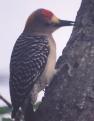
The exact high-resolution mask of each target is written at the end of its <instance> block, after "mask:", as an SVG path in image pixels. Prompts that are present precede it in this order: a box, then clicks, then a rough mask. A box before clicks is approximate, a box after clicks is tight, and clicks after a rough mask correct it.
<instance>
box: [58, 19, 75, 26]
mask: <svg viewBox="0 0 94 121" xmlns="http://www.w3.org/2000/svg"><path fill="white" fill-rule="evenodd" d="M74 25H75V22H74V21H66V20H59V23H58V26H74Z"/></svg>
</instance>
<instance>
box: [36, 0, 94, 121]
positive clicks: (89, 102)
mask: <svg viewBox="0 0 94 121" xmlns="http://www.w3.org/2000/svg"><path fill="white" fill-rule="evenodd" d="M61 65H63V67H62V69H61V71H60V72H59V73H58V74H57V75H56V76H55V77H54V79H53V80H52V82H51V84H50V86H49V87H47V89H46V93H45V97H44V98H43V101H42V104H41V105H40V106H39V109H38V110H37V112H36V121H94V0H82V4H81V7H80V10H79V11H78V14H77V17H76V25H75V27H74V29H73V32H72V35H71V37H70V40H69V42H68V43H67V45H66V47H65V49H64V50H63V52H62V56H61V57H60V58H59V60H58V62H57V67H60V66H61Z"/></svg>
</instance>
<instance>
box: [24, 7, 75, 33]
mask: <svg viewBox="0 0 94 121" xmlns="http://www.w3.org/2000/svg"><path fill="white" fill-rule="evenodd" d="M74 23H75V22H73V21H66V20H60V19H59V18H57V17H56V16H55V15H54V14H53V13H52V12H51V11H49V10H46V9H38V10H36V11H34V12H33V13H32V14H31V15H30V16H29V17H28V19H27V22H26V25H25V29H24V31H25V32H31V33H44V34H52V33H53V32H54V31H55V30H57V29H58V28H60V27H63V26H73V25H74Z"/></svg>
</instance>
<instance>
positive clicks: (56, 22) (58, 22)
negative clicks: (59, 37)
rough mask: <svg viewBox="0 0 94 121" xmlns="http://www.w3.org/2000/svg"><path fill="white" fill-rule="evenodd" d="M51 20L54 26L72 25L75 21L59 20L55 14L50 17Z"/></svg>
mask: <svg viewBox="0 0 94 121" xmlns="http://www.w3.org/2000/svg"><path fill="white" fill-rule="evenodd" d="M51 22H52V23H53V25H54V26H56V27H62V26H74V25H75V22H74V21H66V20H60V19H58V18H57V17H56V16H53V17H52V19H51Z"/></svg>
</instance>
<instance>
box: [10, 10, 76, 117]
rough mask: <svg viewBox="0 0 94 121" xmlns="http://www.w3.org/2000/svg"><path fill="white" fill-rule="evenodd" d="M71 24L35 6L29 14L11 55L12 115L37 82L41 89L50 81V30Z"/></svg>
mask: <svg viewBox="0 0 94 121" xmlns="http://www.w3.org/2000/svg"><path fill="white" fill-rule="evenodd" d="M72 25H74V22H73V21H66V20H60V19H58V18H57V17H56V16H55V15H54V14H53V13H52V12H50V11H49V10H45V9H38V10H36V11H35V12H33V13H32V14H31V15H30V16H29V18H28V20H27V22H26V25H25V28H24V30H23V32H22V34H21V35H20V37H19V38H18V39H17V41H16V43H15V46H14V48H13V52H12V55H11V62H10V96H11V101H12V106H13V111H12V118H15V116H16V113H17V111H18V110H19V108H20V107H22V106H23V105H24V102H25V100H26V98H27V97H28V96H29V95H31V93H32V92H33V91H34V88H36V86H37V85H38V86H39V89H38V91H40V90H41V89H44V88H45V86H46V85H47V84H49V82H50V80H51V79H52V77H53V75H54V74H55V73H56V70H55V64H56V44H55V41H54V39H53V37H52V33H53V32H54V31H55V30H57V29H58V28H60V27H62V26H72Z"/></svg>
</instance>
